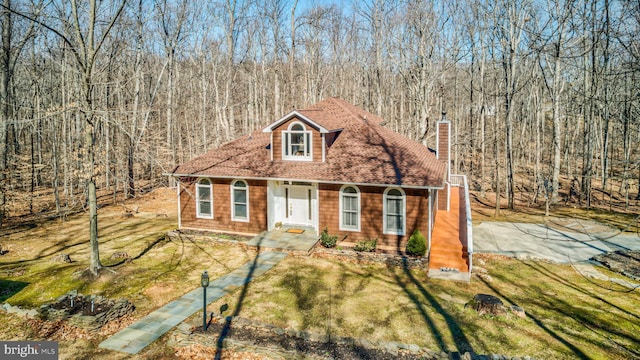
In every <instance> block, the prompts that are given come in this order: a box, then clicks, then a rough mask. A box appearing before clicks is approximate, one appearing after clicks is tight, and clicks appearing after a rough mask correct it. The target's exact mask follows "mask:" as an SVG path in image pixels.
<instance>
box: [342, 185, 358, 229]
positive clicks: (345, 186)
mask: <svg viewBox="0 0 640 360" xmlns="http://www.w3.org/2000/svg"><path fill="white" fill-rule="evenodd" d="M348 187H352V188H354V189H355V190H356V193H355V194H354V195H355V196H356V199H357V205H356V206H357V210H358V212H357V218H358V226H356V227H347V226H345V225H344V221H343V217H344V211H343V210H344V208H343V206H344V204H343V200H342V196H343V194H342V191H343V190H344V189H346V188H348ZM338 196H339V198H340V201H339V202H340V208H339V209H338V210H339V211H340V226H339V229H340V230H342V231H355V232H360V223H362V221H361V218H362V211H361V209H360V189H358V187H357V186H355V185H349V184H345V185H342V187H341V188H340V192H339V195H338Z"/></svg>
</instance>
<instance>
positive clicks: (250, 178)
mask: <svg viewBox="0 0 640 360" xmlns="http://www.w3.org/2000/svg"><path fill="white" fill-rule="evenodd" d="M164 175H166V176H170V177H176V178H180V177H191V178H201V177H206V178H214V179H238V178H239V177H238V176H212V175H209V174H172V173H165V174H164ZM241 178H242V179H246V180H265V181H268V180H272V181H303V182H315V183H321V184H339V185H343V184H347V185H358V186H377V187H389V186H397V187H401V188H404V189H424V190H426V189H433V190H442V189H444V184H443V185H442V186H421V185H405V184H375V183H359V182H344V181H331V180H318V179H315V180H314V179H297V178H274V177H252V176H244V177H241Z"/></svg>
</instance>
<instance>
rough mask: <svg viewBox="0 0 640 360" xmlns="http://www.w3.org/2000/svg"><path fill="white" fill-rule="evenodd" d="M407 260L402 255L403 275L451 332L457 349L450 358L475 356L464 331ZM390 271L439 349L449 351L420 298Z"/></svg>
mask: <svg viewBox="0 0 640 360" xmlns="http://www.w3.org/2000/svg"><path fill="white" fill-rule="evenodd" d="M407 260H408V259H407V257H405V256H403V257H402V263H403V266H402V270H403V272H404V274H405V276H406V277H407V278H408V279H409V281H410V282H411V284H413V285H414V286H415V287H416V288H417V289H418V291H419V292H420V294H421V295H422V297H423V298H424V299H426V300H427V301H428V303H429V305H431V307H432V308H433V309H434V310H435V311H437V312H438V313H439V314H440V315H441V316H442V317H443V318H444V320H445V323H446V324H447V328H448V329H449V332H450V333H451V337H452V338H453V341H454V342H455V346H456V349H457V352H452V353H451V354H450V355H451V356H452V358H454V359H457V358H460V356H461V355H462V354H464V353H466V352H469V353H471V354H472V356H474V358H475V357H476V356H477V355H476V353H475V351H474V350H473V346H472V345H471V343H470V342H469V339H468V338H467V336H466V335H465V333H464V331H463V330H462V328H461V327H460V325H459V324H458V322H457V321H456V320H455V319H454V317H453V316H452V315H451V314H449V312H447V311H446V310H445V309H444V308H443V307H442V305H440V303H439V302H438V301H437V300H436V299H435V297H434V296H433V295H432V294H431V293H430V292H429V291H428V290H427V289H426V288H425V287H424V286H423V285H422V283H421V282H420V281H419V280H418V279H416V277H415V276H414V275H413V274H412V273H411V270H410V269H409V266H408V265H409V264H408V261H407ZM391 273H392V274H393V276H394V278H395V281H396V283H397V284H398V286H400V287H401V288H402V290H404V292H405V294H406V295H407V297H408V298H409V299H411V301H412V302H413V303H414V304H415V305H416V308H417V309H418V311H419V312H420V315H421V316H422V318H423V319H424V321H425V323H426V324H427V326H428V327H429V330H431V333H432V334H433V336H434V338H435V339H436V342H437V343H438V347H439V348H440V350H441V351H445V352H450V350H449V349H448V347H447V345H446V344H445V341H444V338H443V334H442V332H441V331H440V329H439V328H438V325H437V324H436V322H435V321H434V319H433V318H432V317H431V315H429V313H428V312H427V311H426V310H425V309H424V304H423V303H422V302H421V301H420V300H421V299H420V298H419V297H418V296H416V294H414V293H413V292H412V291H411V290H410V289H409V287H408V286H407V284H406V283H405V281H404V280H403V279H402V278H401V277H400V276H399V275H398V274H397V273H396V272H395V271H392V272H391Z"/></svg>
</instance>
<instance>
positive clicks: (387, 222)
mask: <svg viewBox="0 0 640 360" xmlns="http://www.w3.org/2000/svg"><path fill="white" fill-rule="evenodd" d="M405 210H406V209H405V194H404V191H402V189H400V188H388V189H387V190H385V191H384V203H383V212H384V217H383V227H384V233H385V234H393V235H404V234H405V231H404V229H405V213H406V211H405Z"/></svg>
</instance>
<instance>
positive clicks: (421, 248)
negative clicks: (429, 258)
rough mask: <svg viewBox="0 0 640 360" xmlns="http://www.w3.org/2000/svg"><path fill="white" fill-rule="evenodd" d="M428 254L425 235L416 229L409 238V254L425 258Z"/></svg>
mask: <svg viewBox="0 0 640 360" xmlns="http://www.w3.org/2000/svg"><path fill="white" fill-rule="evenodd" d="M426 253H427V240H426V239H425V238H424V235H422V234H421V233H420V230H418V229H416V230H414V231H413V234H411V236H410V237H409V242H407V254H409V255H416V256H424V254H426Z"/></svg>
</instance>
